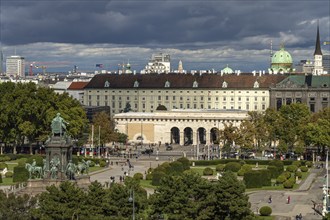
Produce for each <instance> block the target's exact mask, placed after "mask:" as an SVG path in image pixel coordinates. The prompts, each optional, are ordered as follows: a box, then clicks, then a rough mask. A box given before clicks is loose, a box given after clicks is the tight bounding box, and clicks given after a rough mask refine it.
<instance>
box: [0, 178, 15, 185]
mask: <svg viewBox="0 0 330 220" xmlns="http://www.w3.org/2000/svg"><path fill="white" fill-rule="evenodd" d="M13 184H14V182H13V178H2V183H0V186H7V185H13Z"/></svg>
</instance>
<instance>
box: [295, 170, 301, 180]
mask: <svg viewBox="0 0 330 220" xmlns="http://www.w3.org/2000/svg"><path fill="white" fill-rule="evenodd" d="M294 175H295V176H297V177H298V178H299V179H301V177H302V173H301V171H296V173H295V174H294Z"/></svg>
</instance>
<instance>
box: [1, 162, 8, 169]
mask: <svg viewBox="0 0 330 220" xmlns="http://www.w3.org/2000/svg"><path fill="white" fill-rule="evenodd" d="M5 168H8V165H7V164H6V163H4V162H1V163H0V170H3V169H5Z"/></svg>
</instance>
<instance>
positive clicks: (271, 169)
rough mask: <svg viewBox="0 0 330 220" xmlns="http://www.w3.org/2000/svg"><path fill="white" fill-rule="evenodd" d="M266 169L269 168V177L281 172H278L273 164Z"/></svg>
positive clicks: (275, 176)
mask: <svg viewBox="0 0 330 220" xmlns="http://www.w3.org/2000/svg"><path fill="white" fill-rule="evenodd" d="M267 170H269V172H270V175H271V178H277V177H278V176H279V175H280V174H281V173H282V172H280V170H279V169H278V168H277V167H275V166H268V167H267Z"/></svg>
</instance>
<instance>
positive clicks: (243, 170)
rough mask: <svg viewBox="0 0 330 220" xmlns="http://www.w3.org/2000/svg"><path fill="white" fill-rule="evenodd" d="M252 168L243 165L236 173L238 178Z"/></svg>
mask: <svg viewBox="0 0 330 220" xmlns="http://www.w3.org/2000/svg"><path fill="white" fill-rule="evenodd" d="M251 170H252V167H251V166H250V165H248V164H244V165H243V166H242V167H241V169H240V170H239V171H238V172H237V175H238V176H244V173H246V172H248V171H251Z"/></svg>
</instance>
